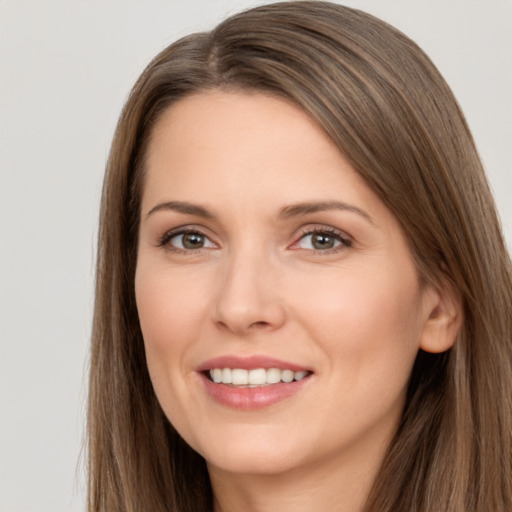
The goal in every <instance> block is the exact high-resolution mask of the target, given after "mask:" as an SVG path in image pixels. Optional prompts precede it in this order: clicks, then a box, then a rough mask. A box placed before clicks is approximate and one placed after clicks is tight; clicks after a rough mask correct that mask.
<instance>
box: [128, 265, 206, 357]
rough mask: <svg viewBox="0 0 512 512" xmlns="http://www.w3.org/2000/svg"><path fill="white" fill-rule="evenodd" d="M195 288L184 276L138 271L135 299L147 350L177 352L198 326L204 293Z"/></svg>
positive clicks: (156, 271)
mask: <svg viewBox="0 0 512 512" xmlns="http://www.w3.org/2000/svg"><path fill="white" fill-rule="evenodd" d="M167 274H169V273H167ZM198 288H199V287H196V286H194V285H193V283H191V282H189V280H188V279H187V277H186V276H181V277H180V276H179V275H166V273H165V272H159V271H158V270H156V269H147V268H141V269H138V270H137V274H136V279H135V296H136V300H137V310H138V313H139V320H140V324H141V329H142V333H143V335H144V342H145V344H146V350H148V351H152V350H157V351H166V350H169V351H172V350H177V349H179V348H180V345H181V344H182V340H183V339H186V338H187V334H188V333H191V331H193V330H194V328H197V327H198V326H199V316H200V314H201V312H202V310H203V304H202V303H203V301H204V293H201V290H200V289H198Z"/></svg>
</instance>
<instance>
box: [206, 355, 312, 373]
mask: <svg viewBox="0 0 512 512" xmlns="http://www.w3.org/2000/svg"><path fill="white" fill-rule="evenodd" d="M212 368H241V369H243V370H255V369H256V368H265V369H266V370H267V369H268V368H280V369H281V370H293V371H294V372H301V371H310V369H309V368H306V367H305V366H299V365H297V364H293V363H289V362H287V361H283V360H281V359H275V358H273V357H267V356H261V355H254V356H248V357H241V356H221V357H216V358H214V359H209V360H208V361H205V362H204V363H202V364H201V365H199V367H198V368H197V371H198V372H204V371H206V370H211V369H212Z"/></svg>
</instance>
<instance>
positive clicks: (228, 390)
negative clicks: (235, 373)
mask: <svg viewBox="0 0 512 512" xmlns="http://www.w3.org/2000/svg"><path fill="white" fill-rule="evenodd" d="M212 368H242V369H245V370H254V369H256V368H265V369H268V368H280V369H289V370H293V371H294V372H298V371H305V370H306V371H309V370H308V368H305V367H304V366H299V365H296V364H292V363H288V362H286V361H282V360H279V359H274V358H269V357H266V356H250V357H239V356H223V357H217V358H215V359H210V360H209V361H206V362H204V363H203V364H201V365H200V366H199V367H198V369H197V371H198V375H199V376H200V378H201V380H202V382H203V384H204V386H205V389H206V391H207V393H208V395H209V396H210V397H211V398H212V399H213V400H215V401H216V402H217V403H219V404H221V405H224V406H226V407H230V408H232V409H241V410H245V411H251V410H258V409H263V408H265V407H269V406H271V405H274V404H276V403H278V402H281V401H282V400H285V399H286V398H288V397H291V396H293V395H295V394H296V393H298V392H299V391H300V390H301V389H302V388H303V386H304V385H305V384H306V383H307V382H308V381H310V378H311V376H309V377H306V378H304V379H302V380H299V381H293V382H289V383H284V382H281V383H279V384H272V385H270V386H261V387H254V388H249V387H247V388H243V387H234V386H230V385H227V384H216V383H214V382H212V381H211V380H210V379H209V378H208V377H207V376H206V372H207V370H210V369H212Z"/></svg>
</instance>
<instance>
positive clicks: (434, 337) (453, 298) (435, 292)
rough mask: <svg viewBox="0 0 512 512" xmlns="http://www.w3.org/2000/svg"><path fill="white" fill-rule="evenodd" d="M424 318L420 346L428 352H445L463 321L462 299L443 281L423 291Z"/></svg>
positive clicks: (453, 340) (455, 337) (454, 338)
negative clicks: (439, 284)
mask: <svg viewBox="0 0 512 512" xmlns="http://www.w3.org/2000/svg"><path fill="white" fill-rule="evenodd" d="M425 292H426V293H425V297H424V298H425V307H426V320H425V324H424V326H423V332H422V335H421V340H420V346H419V348H421V349H422V350H424V351H425V352H430V353H434V354H437V353H440V352H445V351H446V350H448V349H450V348H451V347H452V346H453V345H454V343H455V340H456V339H457V335H458V333H459V330H460V328H461V325H462V321H463V308H462V300H461V297H460V296H459V294H458V293H457V292H456V290H455V288H454V287H453V286H452V285H451V284H450V283H448V282H446V281H444V282H443V283H441V286H438V287H434V286H430V285H429V289H428V290H426V291H425Z"/></svg>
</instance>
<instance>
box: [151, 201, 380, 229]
mask: <svg viewBox="0 0 512 512" xmlns="http://www.w3.org/2000/svg"><path fill="white" fill-rule="evenodd" d="M162 210H172V211H175V212H179V213H184V214H187V215H194V216H196V217H203V218H205V219H213V218H214V215H213V214H212V213H211V212H209V211H208V210H207V209H206V208H204V207H202V206H199V205H197V204H193V203H189V202H187V201H166V202H163V203H159V204H157V205H156V206H154V207H153V208H151V210H149V212H148V213H147V215H146V218H147V217H149V216H150V215H152V214H153V213H155V212H158V211H162ZM329 210H341V211H348V212H352V213H356V214H357V215H360V216H361V217H363V218H364V219H366V220H367V221H368V222H370V223H371V224H375V221H374V220H373V219H372V217H371V216H370V215H369V214H368V213H366V212H365V211H364V210H361V208H358V207H357V206H353V205H351V204H347V203H344V202H342V201H313V202H306V203H297V204H292V205H289V206H286V207H284V208H283V209H282V210H281V211H280V212H279V217H284V218H290V217H299V216H302V215H308V214H311V213H318V212H324V211H329Z"/></svg>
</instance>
